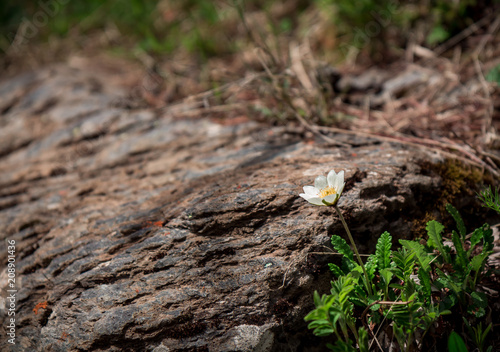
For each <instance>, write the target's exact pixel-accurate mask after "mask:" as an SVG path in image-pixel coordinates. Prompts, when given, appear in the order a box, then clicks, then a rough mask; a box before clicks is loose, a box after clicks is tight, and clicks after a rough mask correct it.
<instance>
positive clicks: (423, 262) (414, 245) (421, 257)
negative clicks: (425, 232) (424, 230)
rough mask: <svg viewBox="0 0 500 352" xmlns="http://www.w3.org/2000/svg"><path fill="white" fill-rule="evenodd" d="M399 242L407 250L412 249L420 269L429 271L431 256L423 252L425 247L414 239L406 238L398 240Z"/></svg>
mask: <svg viewBox="0 0 500 352" xmlns="http://www.w3.org/2000/svg"><path fill="white" fill-rule="evenodd" d="M399 243H401V244H402V245H403V246H404V247H405V248H407V249H408V250H410V251H413V252H414V253H415V255H416V257H417V260H418V263H419V264H420V267H421V269H423V270H424V271H426V272H429V271H431V267H430V262H431V259H432V257H431V256H429V255H428V254H427V253H426V252H425V248H424V246H423V245H421V244H420V243H418V242H416V241H408V240H399Z"/></svg>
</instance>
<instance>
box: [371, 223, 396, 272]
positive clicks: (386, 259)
mask: <svg viewBox="0 0 500 352" xmlns="http://www.w3.org/2000/svg"><path fill="white" fill-rule="evenodd" d="M391 246H392V237H391V235H390V234H389V232H387V231H385V232H384V233H383V234H382V235H380V238H379V239H378V241H377V246H376V249H375V257H376V258H377V266H378V269H379V270H382V269H385V268H389V267H390V265H391Z"/></svg>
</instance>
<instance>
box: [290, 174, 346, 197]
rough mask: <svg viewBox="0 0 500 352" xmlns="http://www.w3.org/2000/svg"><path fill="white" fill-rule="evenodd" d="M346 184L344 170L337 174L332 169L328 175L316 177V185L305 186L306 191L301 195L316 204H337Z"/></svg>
mask: <svg viewBox="0 0 500 352" xmlns="http://www.w3.org/2000/svg"><path fill="white" fill-rule="evenodd" d="M344 186H345V182H344V171H340V172H339V173H338V174H337V173H335V171H334V170H332V171H330V172H329V173H328V176H327V177H325V176H318V177H316V179H315V180H314V186H305V187H304V193H301V194H299V195H300V196H301V197H302V198H304V199H305V200H307V201H308V202H309V203H311V204H314V205H335V204H336V203H337V201H338V200H339V198H340V195H341V194H342V191H343V190H344Z"/></svg>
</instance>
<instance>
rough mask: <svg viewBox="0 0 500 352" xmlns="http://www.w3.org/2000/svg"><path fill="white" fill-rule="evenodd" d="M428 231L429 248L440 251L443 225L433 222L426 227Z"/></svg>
mask: <svg viewBox="0 0 500 352" xmlns="http://www.w3.org/2000/svg"><path fill="white" fill-rule="evenodd" d="M425 229H426V230H427V235H428V236H429V239H428V240H427V245H428V246H429V247H434V248H438V249H439V247H438V246H439V245H440V244H441V242H442V237H441V232H443V229H444V226H443V225H441V223H439V222H438V221H436V220H431V221H429V222H428V223H427V226H426V227H425Z"/></svg>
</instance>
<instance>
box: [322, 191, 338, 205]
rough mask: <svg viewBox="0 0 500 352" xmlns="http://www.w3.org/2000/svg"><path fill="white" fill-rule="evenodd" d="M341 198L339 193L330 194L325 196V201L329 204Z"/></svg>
mask: <svg viewBox="0 0 500 352" xmlns="http://www.w3.org/2000/svg"><path fill="white" fill-rule="evenodd" d="M338 198H339V195H338V194H337V193H336V194H330V195H328V196H326V197H325V198H323V203H326V204H328V205H334V204H335V203H336V202H337V199H338Z"/></svg>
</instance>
